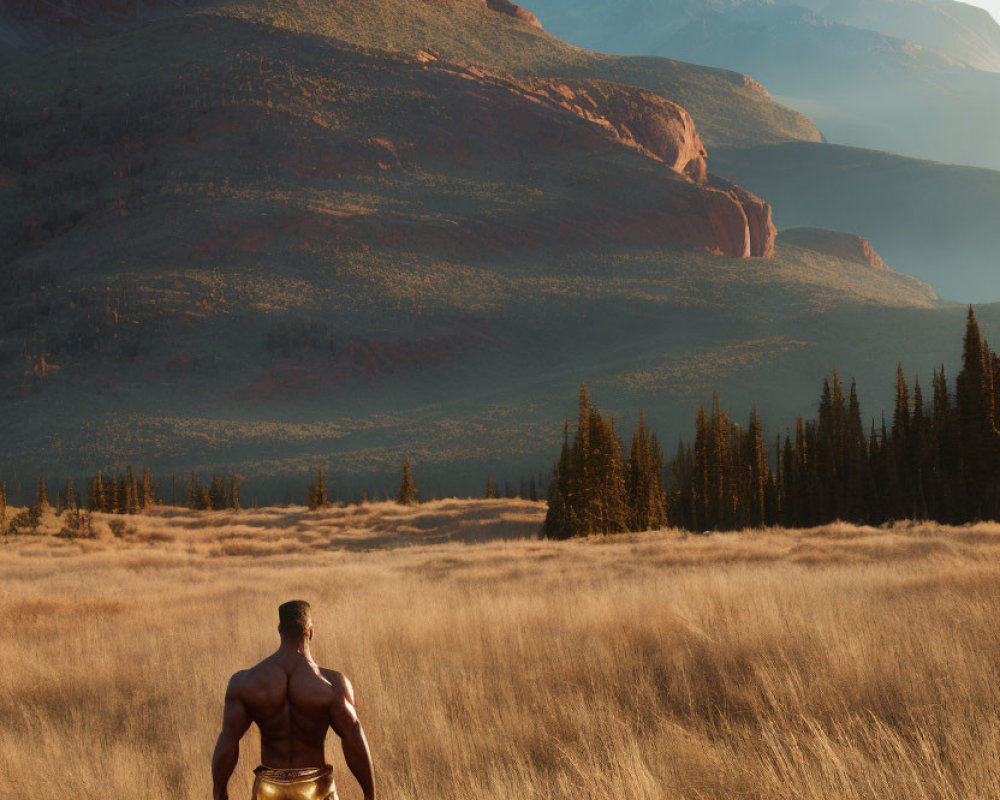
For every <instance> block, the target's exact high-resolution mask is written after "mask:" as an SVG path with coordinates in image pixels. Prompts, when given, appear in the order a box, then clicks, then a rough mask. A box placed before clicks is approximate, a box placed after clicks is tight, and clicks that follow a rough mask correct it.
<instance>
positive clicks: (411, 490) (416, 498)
mask: <svg viewBox="0 0 1000 800" xmlns="http://www.w3.org/2000/svg"><path fill="white" fill-rule="evenodd" d="M396 502H397V503H399V504H400V505H404V506H414V505H417V504H418V503H419V502H420V495H419V492H417V487H416V484H414V482H413V475H412V474H411V472H410V462H409V460H408V459H407V460H406V461H404V462H403V480H402V482H401V483H400V484H399V491H398V492H397V493H396Z"/></svg>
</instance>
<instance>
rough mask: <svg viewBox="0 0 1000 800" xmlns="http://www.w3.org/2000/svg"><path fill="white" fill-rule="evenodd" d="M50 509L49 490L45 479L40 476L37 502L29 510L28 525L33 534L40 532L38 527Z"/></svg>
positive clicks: (36, 496)
mask: <svg viewBox="0 0 1000 800" xmlns="http://www.w3.org/2000/svg"><path fill="white" fill-rule="evenodd" d="M50 508H51V506H50V505H49V494H48V489H47V488H46V487H45V478H44V477H41V476H39V478H38V488H37V489H36V491H35V502H34V503H32V505H31V507H30V508H29V509H28V525H29V527H30V528H31V530H32V532H33V533H37V532H38V525H39V523H40V522H41V520H42V515H43V514H44V513H45V512H46V511H48V510H49V509H50Z"/></svg>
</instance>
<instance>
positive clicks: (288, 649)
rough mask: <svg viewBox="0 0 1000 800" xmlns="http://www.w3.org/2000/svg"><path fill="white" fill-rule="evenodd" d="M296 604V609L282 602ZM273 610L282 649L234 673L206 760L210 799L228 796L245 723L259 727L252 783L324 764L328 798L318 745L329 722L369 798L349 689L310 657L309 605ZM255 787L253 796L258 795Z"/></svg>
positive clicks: (370, 781) (362, 742)
mask: <svg viewBox="0 0 1000 800" xmlns="http://www.w3.org/2000/svg"><path fill="white" fill-rule="evenodd" d="M295 604H298V605H297V607H295V608H291V609H289V608H287V607H289V606H293V605H295ZM280 611H281V613H282V625H283V626H285V627H284V628H279V630H281V632H282V640H281V647H279V648H278V650H277V652H275V653H274V654H273V655H270V656H268V657H267V658H265V659H264V660H263V661H261V662H260V663H259V664H257V665H256V666H254V667H251V668H250V669H248V670H243V671H241V672H237V673H236V674H235V675H233V677H232V678H231V679H230V681H229V686H228V688H227V689H226V705H225V711H224V713H223V723H222V733H220V734H219V741H218V743H217V744H216V748H215V755H214V756H213V759H212V774H213V778H214V784H215V788H214V797H215V800H226V798H228V790H227V786H228V783H229V778H230V776H231V775H232V773H233V770H234V769H235V767H236V763H237V761H238V759H239V740H240V739H241V738H242V736H243V734H244V733H246V731H247V729H248V728H249V727H250V724H251V723H255V724H256V725H257V727H258V729H259V730H260V750H261V753H260V755H261V759H260V760H261V765H262V767H261V768H259V769H258V784H259V783H260V782H261V781H262V779H263V780H265V781H266V780H268V779H270V778H273V777H274V776H275V775H278V773H280V774H281V775H284V776H285V777H287V776H288V775H291V774H293V773H294V774H295V775H302V776H307V775H309V774H311V773H310V770H313V771H314V772H317V775H318V774H319V773H318V770H320V768H325V769H327V771H326V772H325V773H323V774H324V775H326V776H327V779H328V782H329V788H330V790H331V793H330V794H329V795H328V796H330V797H335V794H334V793H332V778H329V770H328V768H327V764H326V754H325V750H324V744H325V741H326V733H327V731H328V730H329V729H330V728H333V730H334V732H336V733H337V735H338V736H340V738H341V742H342V745H343V750H344V758H345V760H346V761H347V766H348V767H349V768H350V770H351V772H352V773H353V774H354V777H355V778H356V779H357V781H358V783H359V784H360V785H361V789H362V791H363V792H364V796H365V800H374V797H375V789H374V777H373V770H372V763H371V755H370V753H369V750H368V743H367V741H366V739H365V734H364V731H363V730H362V728H361V723H360V722H359V721H358V716H357V712H356V710H355V708H354V688H353V687H352V686H351V683H350V681H348V680H347V678H345V677H344V676H343V675H341V674H340V673H339V672H335V671H334V670H328V669H323V668H321V667H320V666H319V665H317V664H316V662H315V661H313V659H312V655H311V654H310V651H309V644H310V641H311V640H312V623H311V619H310V618H309V611H308V604H305V603H302V602H301V601H293V603H286V604H284V605H283V606H282V607H281V609H280ZM285 617H288V618H289V619H292V622H288V620H286V619H285ZM293 618H294V619H293ZM302 628H304V630H302ZM295 771H298V772H295ZM272 773H273V775H272ZM262 775H263V778H262ZM275 779H276V778H275ZM256 787H257V784H255V794H263V792H260V791H258V790H257V788H256ZM311 791H312V794H310V795H309V796H315V791H316V790H315V787H313V788H312V789H311ZM272 794H273V793H272ZM288 796H293V795H288ZM323 796H327V795H323Z"/></svg>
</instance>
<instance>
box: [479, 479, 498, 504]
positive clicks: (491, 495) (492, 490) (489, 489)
mask: <svg viewBox="0 0 1000 800" xmlns="http://www.w3.org/2000/svg"><path fill="white" fill-rule="evenodd" d="M499 496H500V493H499V492H497V485H496V483H495V482H494V481H493V476H492V475H490V476H489V478H487V480H486V492H485V493H484V494H483V497H485V498H486V499H487V500H495V499H497V498H498V497H499Z"/></svg>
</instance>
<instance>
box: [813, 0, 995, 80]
mask: <svg viewBox="0 0 1000 800" xmlns="http://www.w3.org/2000/svg"><path fill="white" fill-rule="evenodd" d="M799 5H802V6H805V7H806V8H810V9H812V10H813V11H816V12H817V13H819V14H821V15H822V16H823V17H825V18H826V19H828V20H830V21H831V22H838V23H840V24H842V25H852V26H854V27H855V28H864V29H866V30H872V31H876V32H878V33H883V34H885V35H886V36H893V37H896V38H899V39H906V40H907V41H910V42H913V43H914V44H918V45H922V46H923V47H929V48H931V49H933V50H938V51H940V52H942V53H945V54H946V55H949V56H951V57H952V58H956V59H958V60H960V61H964V62H965V63H966V64H969V65H970V66H973V67H976V68H977V69H984V70H990V71H993V72H996V71H1000V23H997V21H996V20H995V19H994V18H993V17H992V16H991V15H990V13H989V12H988V11H986V10H984V9H982V8H979V7H977V6H974V5H969V4H968V3H960V2H955V0H906V2H887V1H886V0H799Z"/></svg>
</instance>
